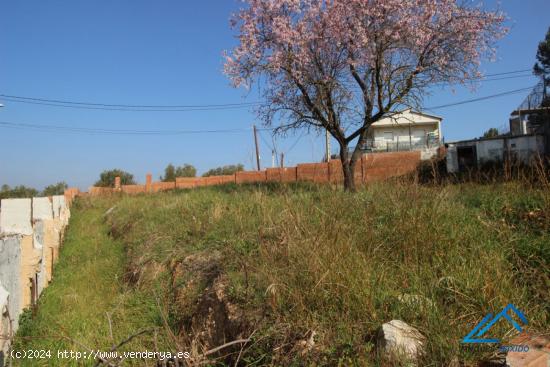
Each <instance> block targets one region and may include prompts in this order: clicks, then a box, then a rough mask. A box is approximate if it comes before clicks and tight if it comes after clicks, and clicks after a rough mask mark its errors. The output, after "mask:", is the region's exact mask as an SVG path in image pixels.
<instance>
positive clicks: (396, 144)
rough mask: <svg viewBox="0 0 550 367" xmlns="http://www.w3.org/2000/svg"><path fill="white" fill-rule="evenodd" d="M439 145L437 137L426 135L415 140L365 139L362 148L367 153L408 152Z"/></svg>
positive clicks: (439, 141)
mask: <svg viewBox="0 0 550 367" xmlns="http://www.w3.org/2000/svg"><path fill="white" fill-rule="evenodd" d="M440 145H441V140H440V139H439V138H438V137H430V136H428V137H426V138H424V139H421V140H416V141H409V140H405V141H376V140H367V142H366V143H365V144H364V145H363V147H362V150H363V151H365V152H367V153H378V152H410V151H416V150H424V149H429V148H434V147H438V146H440Z"/></svg>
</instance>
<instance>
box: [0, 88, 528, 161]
mask: <svg viewBox="0 0 550 367" xmlns="http://www.w3.org/2000/svg"><path fill="white" fill-rule="evenodd" d="M532 88H533V87H527V88H520V89H515V90H511V91H506V92H502V93H497V94H492V95H489V96H484V97H479V98H474V99H468V100H464V101H460V102H454V103H448V104H444V105H439V106H433V107H426V108H425V109H426V110H436V109H442V108H448V107H453V106H459V105H463V104H468V103H474V102H479V101H484V100H488V99H492V98H498V97H503V96H507V95H511V94H516V93H520V92H524V91H527V90H531V89H532ZM1 127H4V128H12V129H27V130H38V131H49V132H68V133H81V134H82V133H83V134H104V135H183V134H209V133H239V132H250V131H251V129H250V128H248V129H221V130H135V129H127V130H124V129H99V128H81V127H70V126H60V125H38V124H29V123H15V122H9V121H0V128H1ZM275 129H276V128H262V129H258V130H259V131H273V130H275ZM260 136H261V137H262V139H264V138H263V136H262V135H261V134H260ZM302 136H303V134H302V135H300V137H298V139H297V140H296V141H295V142H294V144H293V145H292V146H291V147H290V148H289V149H288V150H287V153H288V152H290V151H291V150H292V149H293V148H294V147H295V146H296V144H298V142H299V140H300V139H301V138H302ZM264 142H265V140H264ZM266 144H267V145H268V146H270V144H268V143H266Z"/></svg>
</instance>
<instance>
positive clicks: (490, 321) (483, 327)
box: [462, 303, 528, 343]
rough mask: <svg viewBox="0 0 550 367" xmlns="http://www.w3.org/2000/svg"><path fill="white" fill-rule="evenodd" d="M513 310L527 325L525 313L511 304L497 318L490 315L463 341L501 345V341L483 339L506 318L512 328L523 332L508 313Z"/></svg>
mask: <svg viewBox="0 0 550 367" xmlns="http://www.w3.org/2000/svg"><path fill="white" fill-rule="evenodd" d="M510 310H512V311H513V312H514V313H515V314H516V315H517V316H518V317H519V319H520V320H521V322H522V323H523V324H524V325H527V324H528V322H527V318H526V317H525V315H523V313H522V312H521V311H520V310H518V309H517V308H516V307H515V306H514V305H513V304H511V303H510V304H509V305H508V306H506V307H504V309H503V310H502V311H500V312H499V313H498V314H497V315H496V316H495V317H493V314H491V313H490V314H488V315H487V316H485V317H484V318H483V320H481V322H480V323H479V324H477V325H476V326H475V327H474V328H473V329H472V331H470V333H469V334H468V335H466V336H465V337H464V339H462V342H463V343H499V342H500V339H482V337H483V335H484V334H485V333H486V332H487V331H488V330H489V329H490V328H491V327H492V326H493V325H494V324H495V323H496V322H497V321H498V320H500V319H501V318H505V319H506V320H508V321H509V322H510V324H512V326H513V327H514V328H515V329H516V330H517V331H519V332H522V331H523V329H522V328H521V326H520V325H519V324H518V323H517V322H516V321H515V320H514V319H513V318H512V317H511V316H510V315H509V314H508V311H510Z"/></svg>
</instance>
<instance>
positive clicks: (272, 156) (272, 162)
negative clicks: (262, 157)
mask: <svg viewBox="0 0 550 367" xmlns="http://www.w3.org/2000/svg"><path fill="white" fill-rule="evenodd" d="M271 168H275V150H274V149H272V150H271Z"/></svg>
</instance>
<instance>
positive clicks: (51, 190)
mask: <svg viewBox="0 0 550 367" xmlns="http://www.w3.org/2000/svg"><path fill="white" fill-rule="evenodd" d="M67 187H69V185H67V183H65V182H64V181H61V182H58V183H56V184H53V185H49V186H46V187H45V188H44V190H43V191H42V193H41V195H42V196H53V195H63V194H64V193H65V189H66V188H67Z"/></svg>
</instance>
